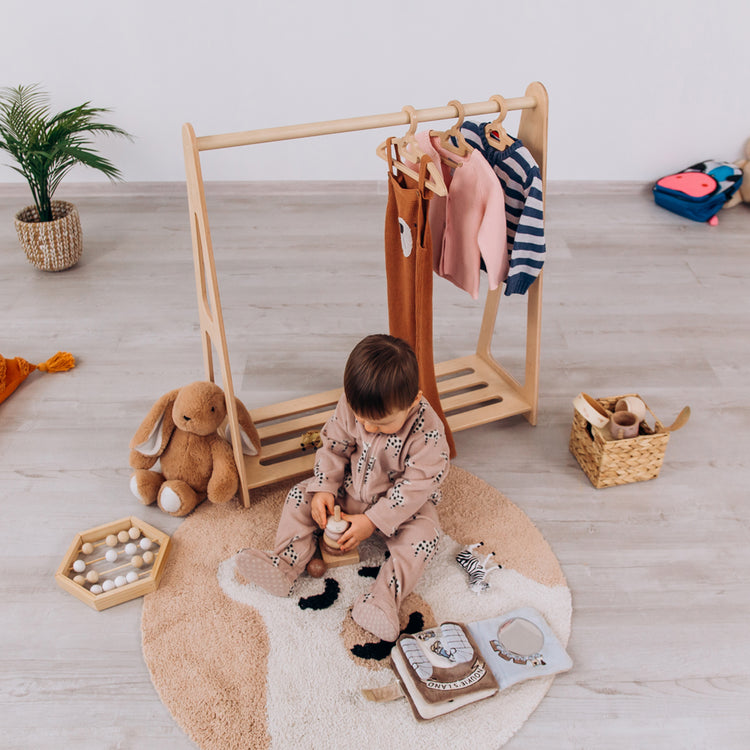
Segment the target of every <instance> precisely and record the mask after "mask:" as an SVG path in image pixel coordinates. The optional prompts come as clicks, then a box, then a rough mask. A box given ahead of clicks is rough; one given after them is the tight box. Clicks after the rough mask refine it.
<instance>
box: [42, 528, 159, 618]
mask: <svg viewBox="0 0 750 750" xmlns="http://www.w3.org/2000/svg"><path fill="white" fill-rule="evenodd" d="M123 540H125V541H123ZM136 545H137V546H136ZM132 546H135V548H136V550H140V551H141V554H131V553H132V552H133V549H132V548H131V547H132ZM168 552H169V536H168V535H167V534H165V533H164V532H162V531H159V529H157V528H154V527H153V526H151V525H150V524H147V523H145V522H144V521H141V520H140V519H138V518H136V517H135V516H128V517H127V518H121V519H120V520H119V521H113V522H112V523H108V524H104V525H103V526H97V527H95V528H93V529H88V531H82V532H81V533H80V534H77V535H76V537H75V538H74V539H73V542H72V543H71V545H70V547H69V548H68V551H67V553H66V555H65V557H64V558H63V560H62V562H61V563H60V567H59V568H58V569H57V572H56V573H55V580H56V581H57V583H58V584H59V585H60V586H61V587H62V588H63V589H65V590H66V591H68V592H69V593H71V594H73V596H75V597H77V598H78V599H80V600H81V601H82V602H84V603H85V604H88V606H89V607H91V608H92V609H95V610H97V611H101V610H103V609H107V608H109V607H113V606H115V605H116V604H122V603H123V602H127V601H130V600H131V599H135V598H136V597H139V596H143V595H144V594H148V593H150V592H151V591H155V590H156V588H157V587H158V585H159V580H160V578H161V576H162V573H163V571H164V563H165V561H166V559H167V554H168Z"/></svg>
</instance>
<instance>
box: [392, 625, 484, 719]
mask: <svg viewBox="0 0 750 750" xmlns="http://www.w3.org/2000/svg"><path fill="white" fill-rule="evenodd" d="M391 667H392V668H393V671H394V672H395V673H396V677H397V678H398V680H399V682H400V683H401V686H402V688H403V692H404V695H405V696H406V698H407V699H408V700H409V703H410V704H411V707H412V710H413V711H414V715H415V716H416V717H417V718H418V719H433V718H435V717H436V716H440V715H442V714H444V713H447V712H448V711H455V710H456V709H457V708H460V707H461V706H465V705H467V704H468V703H474V702H475V701H478V700H482V699H483V698H489V697H490V696H491V695H494V694H495V693H496V692H497V691H498V684H497V681H496V680H495V678H494V676H493V674H492V672H491V671H490V670H489V669H488V667H487V664H486V662H485V659H484V657H483V656H482V654H481V653H480V651H479V649H478V648H477V646H476V644H475V643H474V640H473V639H472V637H471V635H470V634H469V632H468V630H467V629H466V628H465V627H464V626H463V625H462V624H460V623H456V622H445V623H443V624H442V625H438V626H437V627H435V628H430V629H428V630H423V631H422V632H421V633H416V634H415V635H402V636H401V637H400V638H399V639H398V641H396V645H395V646H394V647H393V650H392V651H391Z"/></svg>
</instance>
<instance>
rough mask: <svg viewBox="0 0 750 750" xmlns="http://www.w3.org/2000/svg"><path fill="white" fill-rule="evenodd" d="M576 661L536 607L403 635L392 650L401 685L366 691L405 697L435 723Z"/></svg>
mask: <svg viewBox="0 0 750 750" xmlns="http://www.w3.org/2000/svg"><path fill="white" fill-rule="evenodd" d="M571 666H572V661H571V659H570V657H569V656H568V654H567V652H566V651H565V649H564V648H563V646H562V644H561V643H560V641H559V640H558V639H557V637H556V636H555V634H554V633H553V632H552V630H551V629H550V627H549V625H548V624H547V622H546V620H545V619H544V617H543V616H542V615H541V614H540V613H539V612H538V611H537V610H535V609H533V608H532V607H523V608H521V609H516V610H513V611H512V612H508V613H507V614H504V615H500V616H497V617H491V618H488V619H486V620H477V621H476V622H470V623H465V624H464V623H457V622H444V623H442V624H441V625H438V626H437V627H434V628H428V629H426V630H423V631H421V632H420V633H416V634H414V635H407V634H404V635H402V636H401V637H400V638H399V639H398V641H396V644H395V645H394V647H393V649H392V650H391V668H392V669H393V671H394V672H395V674H396V678H397V680H398V685H395V686H394V685H392V686H389V687H386V688H378V689H375V690H366V691H363V692H364V693H365V696H366V697H367V698H368V699H369V700H375V701H383V700H393V699H395V698H400V697H402V696H405V697H406V698H407V700H408V701H409V704H410V705H411V708H412V711H413V713H414V716H415V717H416V718H417V719H419V720H428V719H434V718H436V717H438V716H442V715H443V714H446V713H448V712H450V711H455V710H456V709H458V708H461V707H462V706H466V705H469V704H470V703H474V702H476V701H480V700H484V699H485V698H490V697H492V696H493V695H495V694H496V693H498V691H501V690H505V689H506V688H508V687H510V686H511V685H515V684H516V683H518V682H522V681H524V680H530V679H534V678H536V677H544V676H546V675H551V674H557V673H558V672H564V671H566V670H568V669H570V668H571Z"/></svg>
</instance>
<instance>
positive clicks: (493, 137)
mask: <svg viewBox="0 0 750 750" xmlns="http://www.w3.org/2000/svg"><path fill="white" fill-rule="evenodd" d="M490 101H494V102H497V105H498V107H500V114H499V115H498V116H497V117H496V118H495V120H493V121H492V122H488V123H487V124H486V125H485V126H484V135H485V137H486V138H487V142H488V143H489V144H490V146H492V147H493V148H496V149H497V150H498V151H505V149H506V148H508V147H509V146H512V145H513V138H511V136H509V135H508V133H507V131H506V130H505V128H504V127H503V120H504V119H505V115H507V114H508V105H507V104H506V103H505V99H503V97H502V96H500V95H498V94H495V95H493V96H491V97H490Z"/></svg>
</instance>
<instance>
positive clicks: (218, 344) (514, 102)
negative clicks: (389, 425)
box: [182, 82, 548, 507]
mask: <svg viewBox="0 0 750 750" xmlns="http://www.w3.org/2000/svg"><path fill="white" fill-rule="evenodd" d="M505 105H506V106H507V109H508V110H509V111H511V110H522V113H521V120H520V125H519V128H518V137H519V138H520V139H521V141H523V144H524V146H526V147H527V148H528V149H529V151H530V152H531V154H532V155H533V157H534V159H535V160H536V162H537V164H538V165H539V169H540V171H541V175H542V185H543V186H546V166H547V121H548V99H547V91H546V89H545V88H544V86H543V85H542V84H541V83H539V82H534V83H531V84H530V85H529V86H528V87H527V89H526V91H525V93H524V96H520V97H517V98H513V99H510V98H509V99H505ZM463 108H464V113H465V115H466V116H467V117H471V116H476V115H488V114H495V113H498V112H499V111H500V104H499V103H498V101H497V100H496V99H491V100H489V101H484V102H476V103H473V104H464V105H463ZM414 114H415V115H416V120H417V122H430V121H434V120H448V119H455V118H457V117H458V116H459V111H458V109H457V108H456V107H455V106H453V105H449V106H445V107H435V108H432V109H418V110H415V111H414ZM410 122H411V120H410V116H409V114H408V113H407V112H405V111H404V110H402V111H400V112H393V113H389V114H382V115H372V116H367V117H354V118H349V119H342V120H329V121H326V122H315V123H308V124H302V125H287V126H284V127H278V128H266V129H261V130H249V131H245V132H240V133H225V134H221V135H207V136H200V137H196V135H195V132H194V130H193V127H192V125H190V123H186V124H185V125H184V126H183V129H182V135H183V146H184V154H185V173H186V180H187V193H188V204H189V210H190V229H191V234H192V240H193V262H194V265H195V284H196V290H197V294H198V313H199V318H200V331H201V333H200V335H201V343H202V347H203V362H204V365H205V374H206V379H207V380H210V381H212V382H215V380H216V378H215V374H214V360H213V356H214V355H213V348H212V347H215V350H216V354H217V356H218V360H219V367H220V370H221V378H222V383H223V388H224V393H225V395H226V401H227V412H228V414H227V419H228V424H229V429H230V434H231V438H232V443H233V445H234V454H235V459H236V461H237V466H238V469H239V475H240V491H241V494H242V500H243V503H244V505H245V507H249V505H250V495H249V492H248V490H249V489H253V488H256V487H262V486H264V485H268V484H272V483H273V482H277V481H279V480H281V479H285V478H290V477H297V476H301V475H304V474H310V473H312V467H313V462H314V453H313V452H312V451H308V452H306V453H304V452H302V450H301V448H300V437H301V435H302V434H303V433H305V432H307V431H309V430H317V429H320V427H321V426H322V425H323V424H324V423H325V421H326V420H327V419H328V417H329V416H330V414H331V413H332V412H333V409H334V407H335V405H336V402H337V401H338V399H339V396H340V395H341V392H342V389H340V388H338V389H335V390H331V391H326V392H324V393H317V394H314V395H310V396H303V397H302V398H297V399H293V400H291V401H284V402H281V403H277V404H273V405H270V406H262V407H260V408H256V409H251V410H250V415H251V416H252V418H253V421H254V422H255V425H256V427H257V428H258V432H259V434H260V437H261V442H262V446H261V451H260V455H258V456H244V455H243V454H242V449H241V445H242V441H241V437H240V428H239V423H238V420H237V408H236V406H235V403H234V397H235V393H234V387H233V385H232V373H231V369H230V367H229V352H228V350H227V340H226V335H225V332H224V320H223V316H222V311H221V303H220V300H219V287H218V280H217V276H216V266H215V263H214V254H213V247H212V244H211V235H210V232H209V225H208V212H207V209H206V197H205V191H204V184H203V176H202V171H201V162H200V153H201V152H202V151H210V150H213V149H222V148H235V147H237V146H247V145H251V144H256V143H269V142H272V141H283V140H291V139H295V138H310V137H313V136H318V135H330V134H335V133H346V132H351V131H356V130H371V129H376V128H387V127H396V126H399V125H409V124H410ZM501 291H502V285H501V286H500V287H499V288H498V289H496V290H494V291H489V292H488V293H487V299H486V302H485V306H484V313H483V317H482V323H481V327H480V330H479V337H478V340H477V348H476V353H475V354H473V355H470V356H468V357H461V358H458V359H452V360H449V361H446V362H440V363H436V364H435V374H436V377H437V379H438V390H439V392H440V401H441V405H442V407H443V411H444V412H445V414H446V416H447V419H448V424H449V425H450V428H451V430H453V431H454V432H456V431H459V430H464V429H467V428H469V427H475V426H478V425H481V424H486V423H487V422H494V421H497V420H500V419H504V418H506V417H510V416H513V415H516V414H523V415H524V416H525V417H526V419H528V421H529V422H530V423H531V424H536V420H537V404H538V397H539V353H540V346H539V345H540V335H541V310H542V274H541V273H540V274H539V277H538V278H537V280H536V281H535V282H534V283H533V284H532V285H531V287H530V288H529V290H528V292H527V293H526V298H527V314H526V365H525V374H524V382H523V383H519V382H518V381H517V380H516V379H515V378H514V377H513V376H512V375H511V374H510V373H509V372H508V371H507V370H506V369H505V368H504V367H502V366H501V365H500V364H499V363H498V362H497V361H496V360H495V359H494V358H493V356H492V352H491V346H492V335H493V331H494V328H495V321H496V318H497V310H498V304H499V302H500V295H501Z"/></svg>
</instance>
